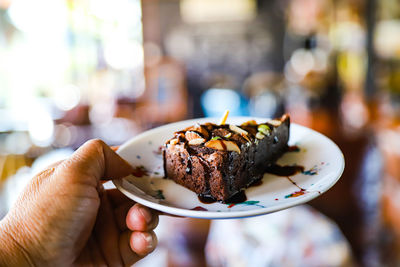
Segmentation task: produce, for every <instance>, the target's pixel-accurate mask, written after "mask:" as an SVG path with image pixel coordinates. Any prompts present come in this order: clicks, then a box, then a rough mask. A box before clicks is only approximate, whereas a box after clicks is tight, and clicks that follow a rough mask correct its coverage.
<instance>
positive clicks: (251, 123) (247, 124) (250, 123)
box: [240, 120, 257, 126]
mask: <svg viewBox="0 0 400 267" xmlns="http://www.w3.org/2000/svg"><path fill="white" fill-rule="evenodd" d="M249 125H250V126H251V125H252V126H254V125H257V122H256V121H255V120H250V121H246V122H243V123H242V124H241V125H240V126H249Z"/></svg>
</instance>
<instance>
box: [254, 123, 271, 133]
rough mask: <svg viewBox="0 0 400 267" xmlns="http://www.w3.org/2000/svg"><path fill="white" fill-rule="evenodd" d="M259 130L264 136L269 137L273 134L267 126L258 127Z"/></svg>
mask: <svg viewBox="0 0 400 267" xmlns="http://www.w3.org/2000/svg"><path fill="white" fill-rule="evenodd" d="M257 130H258V131H259V132H260V133H262V134H264V135H269V134H270V133H271V128H269V126H268V125H265V124H261V125H258V128H257Z"/></svg>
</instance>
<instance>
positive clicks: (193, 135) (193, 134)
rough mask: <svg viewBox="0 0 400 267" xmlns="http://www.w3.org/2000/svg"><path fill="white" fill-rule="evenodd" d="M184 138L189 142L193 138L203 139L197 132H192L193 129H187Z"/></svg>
mask: <svg viewBox="0 0 400 267" xmlns="http://www.w3.org/2000/svg"><path fill="white" fill-rule="evenodd" d="M185 138H186V140H188V141H189V142H190V141H191V140H194V139H199V138H201V139H203V137H201V136H200V135H199V134H198V133H196V132H193V131H187V132H186V133H185Z"/></svg>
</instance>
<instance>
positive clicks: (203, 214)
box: [112, 116, 345, 219]
mask: <svg viewBox="0 0 400 267" xmlns="http://www.w3.org/2000/svg"><path fill="white" fill-rule="evenodd" d="M218 119H219V118H214V117H208V118H195V119H189V120H184V121H178V122H174V123H169V124H165V125H162V126H159V127H156V128H153V129H150V130H148V131H145V132H143V133H141V134H138V135H137V136H134V137H132V138H131V139H129V140H128V141H127V142H125V143H124V144H122V145H121V146H120V147H119V148H118V150H117V151H116V152H117V153H118V154H120V153H121V151H124V150H125V149H126V148H127V147H129V146H130V145H131V144H132V143H134V142H135V141H136V140H137V139H140V138H142V137H143V136H147V135H149V134H152V133H153V132H157V131H160V130H163V129H164V128H170V127H173V126H174V125H180V124H183V123H196V122H198V121H204V120H210V121H211V120H218ZM229 119H230V120H231V119H237V120H242V119H243V120H246V119H247V120H248V119H254V120H256V121H257V120H268V119H269V118H261V117H249V116H235V117H230V118H229ZM291 126H295V127H298V128H303V130H306V131H311V132H312V133H313V134H316V135H318V136H320V137H322V138H323V139H325V140H326V141H328V142H329V143H331V144H332V145H333V147H334V148H335V149H336V150H337V151H338V152H339V154H340V170H338V172H335V173H332V174H330V175H329V174H328V178H325V179H328V180H329V179H331V178H330V176H335V174H336V173H337V175H336V176H337V177H336V178H335V179H334V180H332V181H331V182H330V183H329V185H328V186H326V187H324V188H322V190H320V191H319V192H317V191H312V192H309V193H308V194H307V195H305V196H303V197H302V198H299V199H298V200H297V201H296V202H286V203H281V204H276V205H273V206H270V207H264V208H261V207H260V208H257V209H251V210H241V211H229V212H224V211H221V212H218V211H198V210H190V209H185V208H179V207H171V206H167V205H163V204H161V203H155V202H152V201H149V200H146V199H143V198H141V197H140V196H137V195H135V194H134V193H132V192H130V191H129V190H127V189H125V188H124V187H123V186H122V179H123V178H121V179H113V180H112V182H113V184H114V185H115V187H116V188H117V189H118V190H120V191H121V192H122V193H123V194H124V195H126V196H127V197H128V198H130V199H132V200H134V201H135V202H137V203H140V204H142V205H144V206H147V207H149V208H152V209H155V210H158V211H161V212H164V213H167V214H172V215H177V216H184V217H192V218H201V219H232V218H247V217H253V216H260V215H265V214H269V213H273V212H277V211H280V210H284V209H287V208H291V207H294V206H297V205H301V204H304V203H306V202H308V201H310V200H313V199H314V198H316V197H318V196H320V195H322V194H324V193H325V192H327V191H328V190H329V189H331V188H332V187H333V186H334V185H335V184H336V183H337V181H338V180H339V179H340V178H341V176H342V174H343V171H344V168H345V159H344V155H343V152H342V151H341V149H340V148H339V147H338V145H337V144H336V143H335V142H333V141H332V140H331V139H330V138H328V137H327V136H325V135H324V134H322V133H320V132H317V131H315V130H313V129H310V128H308V127H305V126H303V125H300V124H297V123H291Z"/></svg>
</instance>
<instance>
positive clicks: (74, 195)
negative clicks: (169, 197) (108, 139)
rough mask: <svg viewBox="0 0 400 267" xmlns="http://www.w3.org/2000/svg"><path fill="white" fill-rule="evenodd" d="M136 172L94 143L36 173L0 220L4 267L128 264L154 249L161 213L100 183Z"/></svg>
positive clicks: (100, 143)
mask: <svg viewBox="0 0 400 267" xmlns="http://www.w3.org/2000/svg"><path fill="white" fill-rule="evenodd" d="M131 172H132V167H131V166H130V165H129V164H127V163H126V162H125V161H124V160H123V159H121V158H120V157H119V156H118V155H117V154H116V153H115V152H114V151H112V150H111V149H110V148H109V147H108V146H107V145H106V144H104V143H103V142H102V141H99V140H92V141H89V142H87V143H86V144H84V145H83V146H82V147H81V148H80V149H78V150H77V151H76V152H75V153H74V154H73V155H72V156H71V157H70V158H69V159H67V160H64V161H62V162H60V163H59V164H57V165H55V166H53V167H51V168H49V169H47V170H45V171H43V172H41V173H40V174H38V175H37V176H35V177H34V178H33V179H32V181H31V182H30V183H29V185H28V186H27V188H26V189H25V191H24V192H23V194H22V195H21V196H20V197H19V199H18V200H17V202H16V204H15V205H14V207H13V208H12V209H11V210H10V212H9V213H8V215H7V216H6V217H5V218H4V219H3V220H2V221H1V222H0V266H4V265H7V266H30V265H32V266H69V265H94V266H97V265H103V266H104V265H108V266H125V265H132V264H133V263H135V262H136V261H138V260H139V259H140V258H142V257H144V256H145V255H147V254H148V253H150V252H152V251H153V250H154V248H155V246H156V243H157V238H156V236H155V234H154V232H153V231H152V230H153V229H154V228H155V227H156V226H157V224H158V215H157V214H155V212H152V211H151V210H150V209H148V208H146V207H144V206H141V205H139V204H134V202H132V201H131V200H129V199H127V198H126V197H125V196H123V195H122V194H121V193H120V192H119V191H117V190H104V188H103V186H102V182H101V180H102V179H110V178H121V177H124V176H126V175H128V174H130V173H131Z"/></svg>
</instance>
